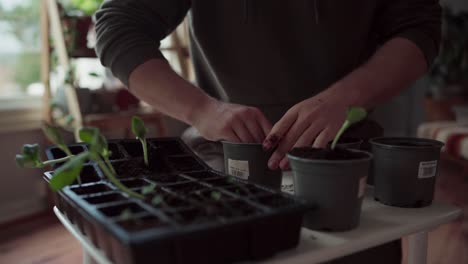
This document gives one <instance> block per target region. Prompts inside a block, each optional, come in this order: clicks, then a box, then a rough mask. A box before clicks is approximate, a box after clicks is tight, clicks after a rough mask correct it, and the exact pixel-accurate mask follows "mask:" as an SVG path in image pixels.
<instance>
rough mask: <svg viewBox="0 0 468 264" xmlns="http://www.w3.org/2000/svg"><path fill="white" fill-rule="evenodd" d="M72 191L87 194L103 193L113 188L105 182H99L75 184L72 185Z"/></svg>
mask: <svg viewBox="0 0 468 264" xmlns="http://www.w3.org/2000/svg"><path fill="white" fill-rule="evenodd" d="M70 189H71V191H72V192H74V193H76V194H78V195H85V194H97V193H103V192H108V191H112V189H111V188H110V187H109V186H108V185H107V184H104V183H98V184H90V185H83V186H79V185H75V186H71V188H70Z"/></svg>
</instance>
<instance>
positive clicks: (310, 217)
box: [288, 148, 372, 231]
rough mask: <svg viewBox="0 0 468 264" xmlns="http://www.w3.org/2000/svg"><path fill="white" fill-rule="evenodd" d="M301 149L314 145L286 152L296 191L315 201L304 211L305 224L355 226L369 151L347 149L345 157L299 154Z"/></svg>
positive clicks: (342, 228)
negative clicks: (316, 157)
mask: <svg viewBox="0 0 468 264" xmlns="http://www.w3.org/2000/svg"><path fill="white" fill-rule="evenodd" d="M304 150H305V151H311V150H313V149H312V148H300V149H293V150H292V151H291V152H290V153H289V154H288V158H289V162H290V165H291V168H292V171H293V175H294V189H295V195H296V196H297V197H300V198H302V199H305V200H306V201H308V202H310V203H313V204H315V208H314V210H312V211H310V212H307V213H306V214H305V217H304V223H303V224H304V226H305V227H307V228H309V229H319V230H331V231H345V230H350V229H353V228H355V227H356V226H358V225H359V220H360V214H361V205H362V199H363V197H364V194H365V187H366V178H367V175H368V172H369V167H370V161H371V159H372V155H371V154H370V153H367V152H363V151H358V150H348V152H349V153H351V154H350V156H349V157H348V159H343V160H327V159H310V158H304V156H303V155H301V154H299V152H302V151H304ZM315 150H316V149H315Z"/></svg>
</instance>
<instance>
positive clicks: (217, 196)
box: [211, 191, 221, 201]
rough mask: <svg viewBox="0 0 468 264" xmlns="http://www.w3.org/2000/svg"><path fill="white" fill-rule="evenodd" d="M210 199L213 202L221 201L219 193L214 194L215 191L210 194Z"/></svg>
mask: <svg viewBox="0 0 468 264" xmlns="http://www.w3.org/2000/svg"><path fill="white" fill-rule="evenodd" d="M211 198H213V200H215V201H219V200H220V199H221V193H220V192H216V191H212V192H211Z"/></svg>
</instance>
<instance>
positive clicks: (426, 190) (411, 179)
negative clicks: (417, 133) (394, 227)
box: [370, 137, 444, 208]
mask: <svg viewBox="0 0 468 264" xmlns="http://www.w3.org/2000/svg"><path fill="white" fill-rule="evenodd" d="M370 143H371V145H372V153H373V155H374V161H373V164H372V174H373V177H374V186H375V190H374V197H375V199H376V200H377V201H380V202H381V203H383V204H386V205H391V206H398V207H410V208H416V207H424V206H428V205H430V204H431V203H432V200H433V198H434V187H435V176H436V175H437V171H438V162H439V158H440V149H441V148H442V146H443V145H444V144H443V143H442V142H439V141H436V140H431V139H422V138H390V137H389V138H385V137H381V138H374V139H372V140H371V141H370Z"/></svg>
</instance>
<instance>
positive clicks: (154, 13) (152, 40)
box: [95, 0, 190, 85]
mask: <svg viewBox="0 0 468 264" xmlns="http://www.w3.org/2000/svg"><path fill="white" fill-rule="evenodd" d="M189 8H190V0H170V1H167V0H107V1H105V2H104V4H103V5H102V6H101V9H100V10H99V11H98V12H96V14H95V28H96V36H97V37H96V53H97V54H98V57H99V58H100V60H101V63H102V64H103V65H104V66H106V67H108V68H110V69H111V71H112V72H113V74H114V75H115V76H116V77H117V78H119V79H120V80H121V81H122V82H123V83H124V84H126V85H128V78H129V76H130V74H131V73H132V71H133V70H134V69H135V68H136V67H138V66H139V65H141V64H143V63H144V62H146V61H148V60H150V59H153V58H164V57H163V55H162V53H161V52H160V51H159V46H160V41H161V40H162V39H164V38H165V37H166V36H167V35H168V34H170V33H171V32H172V31H173V30H174V29H175V28H176V27H177V26H178V25H179V24H180V23H181V22H182V20H183V19H184V17H185V15H186V14H187V12H188V10H189Z"/></svg>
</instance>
